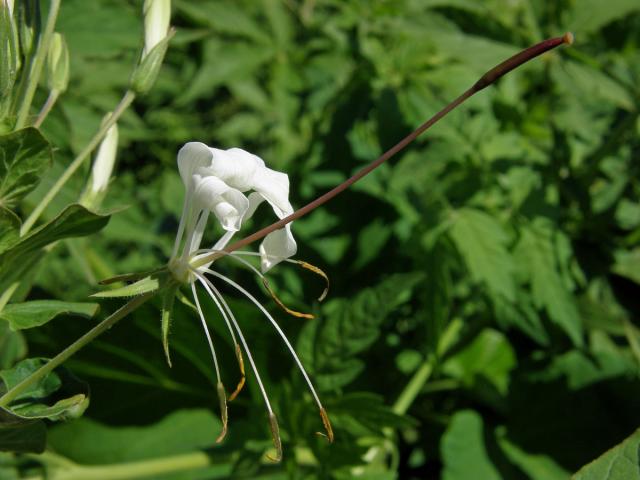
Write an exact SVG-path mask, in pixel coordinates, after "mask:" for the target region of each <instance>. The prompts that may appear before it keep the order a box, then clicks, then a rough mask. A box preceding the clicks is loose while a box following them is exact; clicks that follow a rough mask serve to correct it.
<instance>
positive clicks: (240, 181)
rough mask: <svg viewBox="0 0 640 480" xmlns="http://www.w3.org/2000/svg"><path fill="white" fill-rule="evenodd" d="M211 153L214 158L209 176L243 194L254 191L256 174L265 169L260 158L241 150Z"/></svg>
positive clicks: (209, 169)
mask: <svg viewBox="0 0 640 480" xmlns="http://www.w3.org/2000/svg"><path fill="white" fill-rule="evenodd" d="M210 151H211V154H212V157H213V158H212V160H211V165H210V166H209V167H207V169H206V172H207V174H209V175H215V176H216V177H218V178H219V179H220V180H223V181H224V182H225V183H227V184H228V185H229V186H230V187H233V188H237V189H238V190H240V191H241V192H246V191H247V190H250V189H252V188H253V180H254V177H255V175H256V172H257V171H258V170H261V169H263V168H265V166H264V161H263V160H262V159H261V158H260V157H258V156H256V155H253V154H252V153H249V152H247V151H245V150H242V149H240V148H230V149H229V150H219V149H217V148H211V149H210Z"/></svg>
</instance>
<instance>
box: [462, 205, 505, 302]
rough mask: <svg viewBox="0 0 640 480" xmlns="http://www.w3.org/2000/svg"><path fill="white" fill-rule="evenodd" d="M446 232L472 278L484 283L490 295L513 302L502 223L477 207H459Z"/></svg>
mask: <svg viewBox="0 0 640 480" xmlns="http://www.w3.org/2000/svg"><path fill="white" fill-rule="evenodd" d="M449 233H450V235H451V238H452V239H453V241H454V243H455V244H456V247H457V248H458V251H459V252H460V254H461V255H462V257H463V258H464V261H465V263H466V265H467V267H468V269H469V272H470V273H471V276H472V277H473V279H474V280H475V281H477V282H481V283H484V284H486V286H487V288H488V289H489V292H490V294H491V295H492V296H496V297H504V298H506V299H507V300H509V301H514V300H515V289H514V284H515V281H514V276H513V272H514V264H513V258H512V257H511V255H510V254H509V252H508V250H507V244H508V242H509V237H508V235H507V234H506V232H505V231H504V229H503V228H502V226H501V225H500V224H499V223H498V222H497V221H496V220H495V219H494V218H493V217H491V216H489V215H488V214H486V213H484V212H482V211H480V210H475V209H472V208H462V209H460V210H458V211H456V212H455V213H454V222H453V226H452V227H451V229H450V230H449Z"/></svg>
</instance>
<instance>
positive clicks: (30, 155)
mask: <svg viewBox="0 0 640 480" xmlns="http://www.w3.org/2000/svg"><path fill="white" fill-rule="evenodd" d="M51 162H52V154H51V146H50V145H49V142H47V141H46V140H45V138H44V137H43V136H42V134H41V133H40V132H39V131H38V130H37V129H35V128H25V129H23V130H18V131H17V132H12V133H10V134H8V135H3V136H0V206H2V207H6V208H12V207H14V206H15V205H16V204H17V203H18V202H19V201H20V200H21V199H22V198H23V197H24V196H25V195H26V194H27V193H29V192H30V191H31V190H33V189H34V188H35V187H36V186H37V185H38V183H39V182H40V178H41V176H42V175H44V173H45V172H46V171H47V169H48V168H49V167H50V166H51Z"/></svg>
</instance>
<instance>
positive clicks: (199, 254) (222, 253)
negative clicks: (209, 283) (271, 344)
mask: <svg viewBox="0 0 640 480" xmlns="http://www.w3.org/2000/svg"><path fill="white" fill-rule="evenodd" d="M194 253H195V254H196V255H195V256H194V257H192V260H195V261H197V260H198V259H200V258H203V255H204V257H206V256H207V255H209V254H211V253H213V254H216V253H218V254H220V256H231V258H233V259H234V260H236V261H238V262H240V263H242V264H243V265H245V266H246V267H248V268H250V269H251V270H252V271H253V272H254V273H255V274H256V275H258V277H260V280H262V284H263V285H264V288H266V289H267V292H269V295H271V298H273V301H274V302H276V303H277V304H278V306H279V307H280V308H282V309H283V310H284V311H285V312H287V313H288V314H289V315H292V316H294V317H298V318H308V319H314V318H315V316H314V315H313V314H311V313H302V312H298V311H296V310H293V309H291V308H289V307H287V306H286V305H285V304H284V302H283V301H282V300H280V298H279V297H278V295H277V294H276V292H275V291H274V290H273V288H271V284H270V283H269V280H267V277H265V276H264V274H263V273H262V272H260V271H259V270H258V269H257V268H256V267H254V266H253V265H251V264H250V263H249V262H247V261H246V260H245V259H244V258H240V257H239V256H237V255H236V253H239V252H232V253H229V252H225V251H224V250H197V251H196V252H194ZM241 253H246V254H249V253H253V252H241ZM256 254H257V255H260V254H259V253H256ZM290 263H296V264H303V265H302V266H303V268H307V269H309V270H311V271H313V272H316V273H318V274H319V275H321V276H323V277H324V278H325V280H326V281H327V284H328V283H329V278H328V277H327V275H326V274H325V273H324V272H323V271H322V270H320V269H319V268H318V267H315V266H313V265H311V264H310V263H307V262H301V261H299V260H291V261H290ZM203 267H204V268H206V267H207V265H206V264H205V265H203V266H200V267H199V268H201V269H202V268H203ZM328 290H329V288H328V286H327V287H326V288H325V289H324V291H323V292H322V295H320V298H319V301H322V300H324V297H326V295H327V292H328Z"/></svg>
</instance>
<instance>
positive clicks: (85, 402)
mask: <svg viewBox="0 0 640 480" xmlns="http://www.w3.org/2000/svg"><path fill="white" fill-rule="evenodd" d="M46 362H47V359H46V358H27V359H25V360H23V361H21V362H20V363H18V364H17V365H16V366H14V367H13V368H11V369H8V370H2V371H0V379H2V382H3V383H2V386H1V387H0V392H2V393H4V392H6V391H8V390H10V389H11V388H13V387H15V386H16V385H17V384H19V383H20V382H21V381H22V380H24V379H25V378H27V377H28V376H29V375H31V374H32V373H33V372H35V371H36V370H38V369H39V368H40V367H42V366H43V365H44V364H45V363H46ZM88 406H89V387H88V385H87V384H86V383H84V382H81V381H80V380H78V379H77V378H76V377H74V376H73V375H72V374H71V373H70V372H69V371H68V370H67V369H65V368H62V367H61V368H58V369H56V370H55V371H53V372H51V373H49V374H47V375H45V376H44V378H42V379H40V380H39V381H37V382H35V383H34V384H33V385H31V386H30V387H29V388H27V389H26V390H25V391H24V392H22V393H21V394H20V395H18V397H17V398H15V399H14V400H13V401H12V402H11V404H10V405H9V408H8V409H7V410H9V411H10V412H11V413H12V414H13V415H16V416H18V417H21V418H24V419H27V420H31V419H38V418H42V419H45V418H46V419H48V420H52V421H56V420H68V419H71V418H77V417H79V416H81V415H82V414H83V413H84V411H85V410H86V408H87V407H88Z"/></svg>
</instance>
